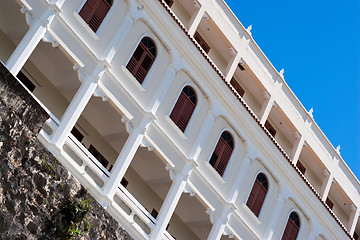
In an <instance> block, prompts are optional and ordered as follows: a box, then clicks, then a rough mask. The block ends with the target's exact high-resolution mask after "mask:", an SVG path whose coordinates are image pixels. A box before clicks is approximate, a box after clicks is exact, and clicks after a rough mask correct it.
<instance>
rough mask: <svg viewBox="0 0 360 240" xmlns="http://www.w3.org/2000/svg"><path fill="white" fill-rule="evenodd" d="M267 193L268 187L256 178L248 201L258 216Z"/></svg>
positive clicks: (248, 204)
mask: <svg viewBox="0 0 360 240" xmlns="http://www.w3.org/2000/svg"><path fill="white" fill-rule="evenodd" d="M266 193H267V189H265V188H264V186H263V185H262V184H261V183H260V182H259V181H258V180H257V179H256V180H255V182H254V185H253V188H252V189H251V192H250V195H249V198H248V201H247V203H246V205H247V206H248V207H249V208H250V210H251V211H252V212H253V213H254V214H255V215H256V216H259V213H260V210H261V207H262V204H263V203H264V199H265V196H266Z"/></svg>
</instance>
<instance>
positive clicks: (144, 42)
mask: <svg viewBox="0 0 360 240" xmlns="http://www.w3.org/2000/svg"><path fill="white" fill-rule="evenodd" d="M155 57H156V47H155V43H154V42H153V41H152V40H151V39H150V38H148V37H144V38H143V39H141V42H140V43H139V45H138V46H137V48H136V50H135V52H134V54H133V55H132V57H131V58H130V61H129V62H128V64H127V65H126V68H127V69H128V70H129V71H130V73H131V74H132V75H133V76H134V77H135V78H136V80H138V82H139V83H140V84H142V82H143V81H144V79H145V77H146V75H147V73H148V72H149V70H150V67H151V65H152V64H153V62H154V60H155Z"/></svg>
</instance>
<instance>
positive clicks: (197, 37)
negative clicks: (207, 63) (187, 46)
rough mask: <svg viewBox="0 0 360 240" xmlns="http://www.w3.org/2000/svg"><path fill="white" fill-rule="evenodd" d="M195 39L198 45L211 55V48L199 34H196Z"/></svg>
mask: <svg viewBox="0 0 360 240" xmlns="http://www.w3.org/2000/svg"><path fill="white" fill-rule="evenodd" d="M194 38H195V40H196V41H197V43H198V44H199V45H200V46H201V48H202V49H203V50H204V51H205V52H206V53H209V51H210V46H209V44H207V43H206V42H205V40H204V39H203V37H202V36H201V35H200V34H199V33H198V32H195V34H194Z"/></svg>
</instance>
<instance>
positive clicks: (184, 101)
mask: <svg viewBox="0 0 360 240" xmlns="http://www.w3.org/2000/svg"><path fill="white" fill-rule="evenodd" d="M195 106H196V94H195V91H194V90H193V89H192V88H191V87H189V86H186V87H184V88H183V90H182V91H181V94H180V96H179V98H178V100H177V102H176V104H175V106H174V108H173V110H172V112H171V114H170V118H171V120H173V122H174V123H175V124H176V126H178V127H179V128H180V130H181V131H183V132H184V131H185V128H186V126H187V124H188V123H189V121H190V118H191V115H192V113H193V112H194V109H195Z"/></svg>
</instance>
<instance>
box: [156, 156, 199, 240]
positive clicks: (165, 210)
mask: <svg viewBox="0 0 360 240" xmlns="http://www.w3.org/2000/svg"><path fill="white" fill-rule="evenodd" d="M193 167H194V166H193V164H192V163H187V164H186V165H185V167H184V168H183V170H182V171H181V173H180V174H179V175H176V174H175V173H174V172H173V174H174V175H176V176H174V179H173V183H172V184H171V187H170V189H169V192H168V193H167V195H166V198H165V200H164V202H163V204H162V206H161V208H160V211H159V214H158V216H157V218H156V225H155V228H154V229H153V231H152V232H151V235H150V240H160V239H161V238H162V236H163V234H164V231H165V228H166V226H167V225H168V223H169V221H170V219H171V216H172V215H173V213H174V211H175V208H176V206H177V204H178V202H179V200H180V197H181V194H182V192H183V191H184V189H185V186H186V181H187V179H188V177H189V175H190V174H191V171H192V169H193ZM169 171H173V170H172V169H169Z"/></svg>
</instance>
